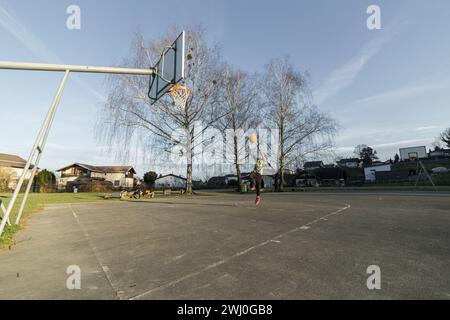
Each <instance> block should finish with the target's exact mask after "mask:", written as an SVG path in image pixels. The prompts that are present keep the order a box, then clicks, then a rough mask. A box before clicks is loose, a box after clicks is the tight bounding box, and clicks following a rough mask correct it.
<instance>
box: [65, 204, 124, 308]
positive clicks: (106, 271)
mask: <svg viewBox="0 0 450 320" xmlns="http://www.w3.org/2000/svg"><path fill="white" fill-rule="evenodd" d="M68 207H69V208H70V211H71V212H72V216H73V217H74V219H75V221H76V222H77V225H78V228H79V229H80V231H81V232H82V233H83V235H84V238H85V240H86V241H87V243H88V245H89V247H90V248H91V250H92V252H93V254H94V257H95V260H97V263H98V265H99V266H100V268H101V270H102V272H103V274H104V275H105V278H106V281H107V282H108V283H109V285H110V286H111V289H112V290H113V291H114V293H115V295H116V297H117V298H118V299H119V300H123V299H124V297H123V295H122V293H123V291H122V290H120V289H119V288H116V286H115V285H114V284H113V281H112V275H111V272H110V270H109V268H108V266H106V265H103V264H102V263H101V261H100V256H99V254H98V252H97V249H96V248H95V246H94V244H93V243H92V240H91V237H90V236H89V233H88V232H87V231H86V230H85V229H84V228H83V226H82V224H81V222H80V220H79V218H78V215H77V212H76V210H75V209H74V208H73V207H72V204H71V203H70V204H68Z"/></svg>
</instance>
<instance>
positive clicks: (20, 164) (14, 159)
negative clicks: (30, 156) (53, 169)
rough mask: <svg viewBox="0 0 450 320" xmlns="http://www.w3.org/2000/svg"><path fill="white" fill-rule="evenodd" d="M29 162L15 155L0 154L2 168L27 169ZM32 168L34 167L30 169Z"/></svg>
mask: <svg viewBox="0 0 450 320" xmlns="http://www.w3.org/2000/svg"><path fill="white" fill-rule="evenodd" d="M26 164H27V161H26V160H25V159H22V158H21V157H19V156H16V155H14V154H7V153H0V167H10V168H21V169H23V168H25V165H26ZM30 168H32V166H31V167H30Z"/></svg>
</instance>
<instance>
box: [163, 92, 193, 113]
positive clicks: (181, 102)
mask: <svg viewBox="0 0 450 320" xmlns="http://www.w3.org/2000/svg"><path fill="white" fill-rule="evenodd" d="M168 94H170V96H171V97H172V99H173V104H174V106H175V108H177V109H180V110H184V109H185V108H186V104H187V102H188V99H189V97H190V96H191V90H190V89H189V88H188V87H186V86H173V87H172V88H170V90H169V91H168Z"/></svg>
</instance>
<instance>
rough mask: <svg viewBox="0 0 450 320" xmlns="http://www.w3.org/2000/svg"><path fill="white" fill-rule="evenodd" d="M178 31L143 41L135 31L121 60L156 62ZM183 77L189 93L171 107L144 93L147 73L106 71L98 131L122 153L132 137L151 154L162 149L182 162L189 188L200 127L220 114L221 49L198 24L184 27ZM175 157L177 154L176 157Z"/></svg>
mask: <svg viewBox="0 0 450 320" xmlns="http://www.w3.org/2000/svg"><path fill="white" fill-rule="evenodd" d="M178 32H179V31H172V32H168V33H167V35H166V36H165V37H162V38H160V39H157V40H153V41H150V42H148V43H145V40H144V37H143V36H142V34H136V36H135V39H134V41H133V43H132V47H131V53H130V58H129V59H125V61H124V62H123V64H125V65H126V66H129V67H133V68H149V67H151V66H153V65H155V63H156V62H157V60H158V59H159V57H160V54H161V52H162V49H163V48H164V47H165V46H168V45H170V44H171V43H172V41H173V39H175V38H176V36H177V35H178ZM186 48H187V57H186V60H187V62H186V81H185V83H184V84H183V85H185V86H187V87H188V88H189V89H190V90H191V96H190V98H189V99H188V101H187V104H186V107H185V108H183V109H178V108H175V106H174V105H173V102H172V100H171V99H170V97H168V96H167V95H166V96H165V97H163V98H162V99H161V100H160V101H158V102H157V103H155V104H153V105H152V104H151V101H150V99H149V98H148V96H147V93H148V89H149V79H148V77H136V76H114V75H113V76H110V77H108V80H107V88H108V91H109V94H108V99H107V102H106V103H105V105H104V108H103V110H102V112H101V113H100V117H99V121H98V126H97V137H98V139H99V141H102V142H105V143H107V144H108V146H110V147H111V150H115V151H116V152H117V153H119V155H120V156H122V157H124V156H127V154H128V152H129V151H130V150H129V148H130V145H131V141H136V140H137V141H138V142H139V143H140V145H141V147H144V148H146V149H147V152H148V153H149V154H151V156H152V157H161V156H162V155H163V154H165V158H164V160H162V161H164V162H166V163H167V161H169V160H172V161H173V162H171V165H173V166H180V165H183V166H184V165H185V167H186V178H187V183H186V193H188V194H191V193H192V176H193V170H192V169H193V158H194V157H195V153H194V150H195V147H196V145H198V144H200V143H201V139H202V134H203V132H204V130H206V129H207V128H208V127H210V126H211V125H212V124H214V123H215V121H217V120H218V119H219V118H220V117H221V116H222V115H221V114H220V113H218V112H216V111H214V108H215V106H216V99H217V96H218V89H217V88H218V82H219V80H220V74H219V70H220V63H221V62H220V55H219V50H218V48H217V47H216V46H213V47H210V46H208V45H207V44H206V40H205V34H204V31H203V30H202V29H201V28H200V27H190V28H187V29H186ZM177 159H178V160H177Z"/></svg>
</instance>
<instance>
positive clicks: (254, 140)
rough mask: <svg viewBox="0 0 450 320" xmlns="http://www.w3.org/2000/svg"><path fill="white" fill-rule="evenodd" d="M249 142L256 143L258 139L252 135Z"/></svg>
mask: <svg viewBox="0 0 450 320" xmlns="http://www.w3.org/2000/svg"><path fill="white" fill-rule="evenodd" d="M248 140H250V142H251V143H256V141H258V137H257V136H256V134H254V135H251V136H250V137H249V138H248Z"/></svg>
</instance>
